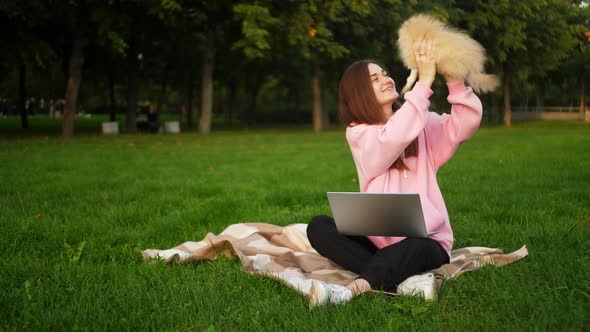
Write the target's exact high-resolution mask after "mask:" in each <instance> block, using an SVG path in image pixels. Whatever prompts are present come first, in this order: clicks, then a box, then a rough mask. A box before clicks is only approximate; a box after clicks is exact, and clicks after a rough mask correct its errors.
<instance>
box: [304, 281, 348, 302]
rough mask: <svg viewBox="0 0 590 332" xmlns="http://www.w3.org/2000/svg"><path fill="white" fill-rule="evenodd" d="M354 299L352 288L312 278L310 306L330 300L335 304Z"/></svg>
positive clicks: (309, 296) (309, 297)
mask: <svg viewBox="0 0 590 332" xmlns="http://www.w3.org/2000/svg"><path fill="white" fill-rule="evenodd" d="M350 299H352V292H351V291H350V289H348V288H346V287H344V286H340V285H334V284H328V283H325V282H323V281H319V280H312V281H311V287H310V289H309V295H308V300H309V308H310V309H313V308H315V307H318V306H321V305H324V304H326V303H328V302H330V303H334V304H343V303H346V302H348V301H350Z"/></svg>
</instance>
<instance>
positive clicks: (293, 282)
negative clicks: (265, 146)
mask: <svg viewBox="0 0 590 332" xmlns="http://www.w3.org/2000/svg"><path fill="white" fill-rule="evenodd" d="M306 229H307V224H292V225H288V226H277V225H271V224H266V223H243V224H234V225H231V226H229V227H227V228H226V229H225V230H224V231H223V232H221V233H220V234H219V235H214V234H212V233H208V234H207V235H206V236H205V238H204V239H203V240H202V241H199V242H191V241H189V242H185V243H183V244H181V245H179V246H177V247H174V248H172V249H168V250H158V249H147V250H144V251H142V255H143V257H144V259H146V260H149V259H154V258H160V259H163V260H165V261H166V262H167V263H173V262H190V261H194V260H212V259H215V258H216V257H219V256H220V255H224V256H227V257H231V256H237V257H238V258H239V259H240V261H241V262H242V267H243V270H245V271H247V272H249V273H253V274H258V275H262V276H265V277H270V278H273V279H276V280H278V281H280V282H282V283H284V284H285V285H287V286H289V287H291V288H293V289H294V290H296V291H298V292H299V293H301V294H302V295H304V296H305V295H307V293H308V292H309V288H310V286H311V280H312V279H317V280H322V281H325V282H328V283H333V284H339V285H346V284H348V283H349V282H351V281H352V280H354V279H355V278H356V277H357V275H356V274H355V273H353V272H350V271H347V270H344V269H343V268H341V267H340V266H338V265H336V264H334V263H332V262H331V261H330V260H328V259H327V258H325V257H323V256H321V255H319V254H318V253H317V252H316V251H315V250H314V249H313V248H312V247H311V245H310V244H309V241H308V239H307V234H306ZM527 255H528V250H527V248H526V246H523V247H522V248H520V249H518V250H516V251H515V252H512V253H509V254H504V252H503V251H502V250H500V249H495V248H486V247H466V248H461V249H457V250H453V251H452V253H451V256H452V257H451V261H450V263H449V264H445V265H443V266H441V267H440V268H438V269H436V270H433V271H430V272H433V273H434V274H435V275H436V276H437V280H438V282H439V284H440V283H441V282H442V280H443V279H451V278H456V277H457V276H459V275H460V274H462V273H464V272H468V271H473V270H476V269H479V268H481V267H483V266H485V265H495V266H502V265H505V264H510V263H513V262H516V261H518V260H520V259H522V258H524V257H526V256H527Z"/></svg>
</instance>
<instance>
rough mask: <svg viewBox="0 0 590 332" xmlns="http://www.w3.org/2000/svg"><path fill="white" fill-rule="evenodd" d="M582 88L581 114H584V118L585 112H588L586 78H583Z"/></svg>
mask: <svg viewBox="0 0 590 332" xmlns="http://www.w3.org/2000/svg"><path fill="white" fill-rule="evenodd" d="M581 85H582V88H581V89H580V114H582V119H583V118H584V114H585V112H586V80H585V79H584V78H582V84H581Z"/></svg>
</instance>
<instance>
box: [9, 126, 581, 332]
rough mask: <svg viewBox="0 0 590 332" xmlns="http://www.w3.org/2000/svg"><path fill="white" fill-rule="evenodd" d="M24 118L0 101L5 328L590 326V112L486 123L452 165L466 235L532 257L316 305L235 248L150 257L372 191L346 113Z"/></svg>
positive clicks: (299, 219)
mask: <svg viewBox="0 0 590 332" xmlns="http://www.w3.org/2000/svg"><path fill="white" fill-rule="evenodd" d="M10 121H13V120H7V119H0V130H4V134H5V135H2V134H0V137H2V138H0V180H1V185H0V225H1V232H0V250H1V252H2V253H3V255H4V256H3V259H2V261H1V262H0V290H1V291H0V306H1V307H2V309H1V310H0V329H2V330H5V329H6V330H12V329H19V330H21V329H30V330H37V329H50V330H63V329H65V330H77V329H82V330H105V329H106V330H120V329H150V330H160V329H166V330H210V331H212V330H224V331H227V330H269V331H274V330H290V331H293V330H297V331H299V330H341V331H342V330H344V331H347V330H408V329H414V330H436V331H439V330H442V331H451V330H478V331H480V330H490V331H512V330H560V331H583V330H588V329H590V319H589V317H588V315H589V313H590V126H589V125H585V124H583V123H574V122H531V123H517V124H516V125H515V127H514V128H512V129H504V128H482V129H480V131H479V132H478V133H477V134H476V136H475V137H474V138H473V139H471V141H469V142H468V143H466V144H465V145H464V146H463V147H462V148H461V149H460V150H459V151H458V152H457V154H456V155H455V157H454V158H453V159H452V160H451V161H450V162H449V163H448V164H447V165H446V166H444V167H443V168H441V170H440V171H439V176H438V179H439V184H440V186H441V190H442V192H443V195H444V197H445V199H446V203H447V208H448V211H449V214H450V218H451V223H452V225H453V229H454V232H455V239H456V240H455V247H456V248H458V247H464V246H488V247H500V248H502V249H504V250H506V251H513V250H516V249H518V248H520V247H521V246H522V245H527V246H528V248H529V252H530V255H529V257H527V258H525V259H524V260H522V261H520V262H517V263H515V264H512V265H508V266H504V267H501V268H495V267H485V268H483V269H480V270H478V271H474V272H470V273H467V274H464V275H462V276H461V277H459V278H458V279H456V280H451V281H448V282H446V283H445V284H444V286H443V288H442V290H441V298H440V300H439V301H438V302H435V303H425V302H422V301H420V300H417V299H412V298H401V297H400V298H385V297H382V296H372V295H363V296H361V297H359V298H357V299H355V300H353V301H352V302H351V303H349V304H348V305H345V306H332V305H329V306H326V307H323V308H320V309H318V310H314V311H309V310H308V308H307V304H306V302H305V300H304V299H303V298H302V297H301V296H300V295H299V294H298V293H296V292H295V291H292V290H290V289H288V288H286V287H284V286H282V285H280V284H279V283H277V282H275V281H273V280H269V279H264V278H261V277H255V276H250V275H247V274H245V273H243V272H241V271H240V265H239V263H238V262H237V261H235V260H228V259H222V260H219V261H215V262H201V263H195V264H192V263H191V264H181V265H165V264H162V263H158V262H156V263H152V264H146V263H145V262H143V261H142V259H141V255H140V251H141V250H143V249H146V248H161V249H167V248H170V247H173V246H176V245H178V244H180V243H182V242H185V241H188V240H200V239H202V238H203V237H204V236H205V234H206V233H207V232H213V233H218V232H220V231H222V230H223V229H225V228H226V227H227V226H228V225H230V224H233V223H239V222H269V223H273V224H278V225H287V224H291V223H305V222H307V221H308V220H309V219H310V218H311V217H312V216H314V215H316V214H325V213H329V206H328V202H327V200H326V196H325V192H326V191H358V183H357V182H356V179H355V178H356V173H355V168H354V164H353V161H352V158H351V155H350V152H349V150H348V147H347V145H346V142H345V140H344V136H343V132H342V131H339V130H333V131H330V132H326V133H322V134H313V133H311V132H310V130H309V129H283V130H270V129H267V130H257V131H255V130H250V131H234V132H232V131H224V132H214V133H213V134H212V135H210V136H209V137H200V136H198V135H196V134H193V133H186V134H181V135H166V136H165V135H137V136H127V135H121V136H118V137H102V136H99V135H92V134H86V135H80V136H78V137H77V138H75V139H73V140H71V141H63V140H61V139H59V138H58V137H54V135H55V134H56V133H58V132H59V130H56V129H55V128H53V129H52V128H50V127H47V128H46V129H45V131H42V132H41V134H31V133H25V132H22V131H18V130H12V131H11V130H9V129H7V128H8V127H10V126H12V125H13V124H14V123H18V122H14V121H13V122H10ZM33 124H35V123H34V122H33ZM77 125H78V123H77ZM80 126H82V125H80ZM82 127H83V126H82ZM89 131H90V132H91V131H92V130H89ZM27 136H28V137H27Z"/></svg>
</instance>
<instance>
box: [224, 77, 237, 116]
mask: <svg viewBox="0 0 590 332" xmlns="http://www.w3.org/2000/svg"><path fill="white" fill-rule="evenodd" d="M237 93H238V84H237V81H236V80H231V81H230V82H229V96H228V100H227V109H226V110H225V119H224V122H225V126H226V127H231V126H232V117H233V113H234V108H236V106H237V105H238V103H237V102H236V97H237Z"/></svg>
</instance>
